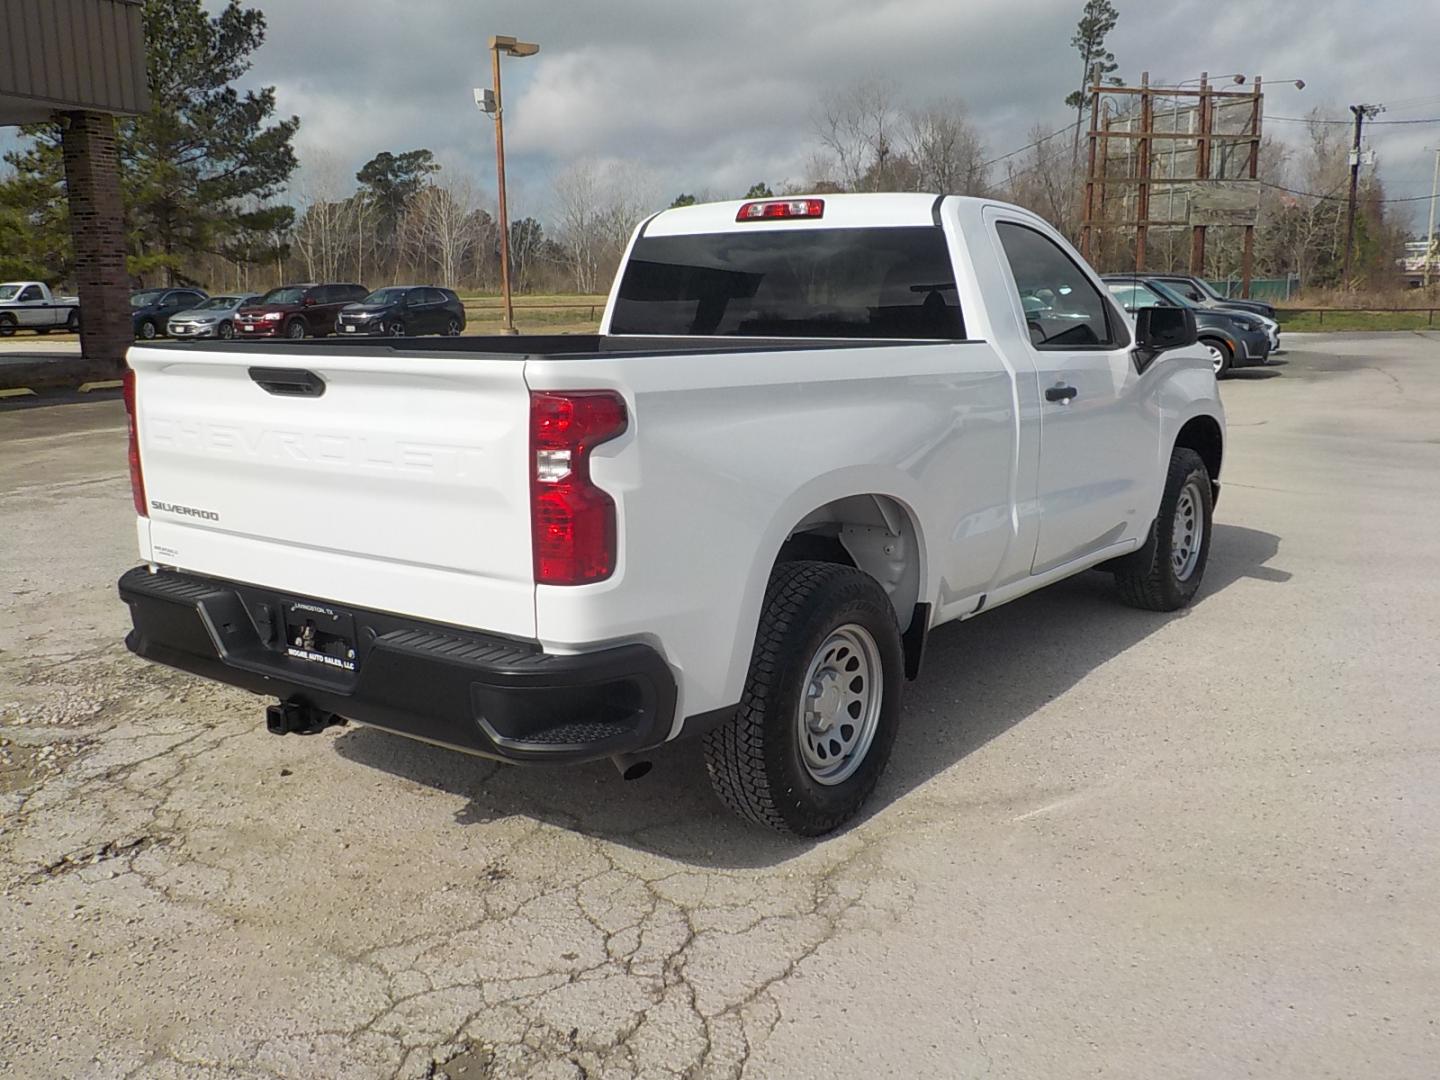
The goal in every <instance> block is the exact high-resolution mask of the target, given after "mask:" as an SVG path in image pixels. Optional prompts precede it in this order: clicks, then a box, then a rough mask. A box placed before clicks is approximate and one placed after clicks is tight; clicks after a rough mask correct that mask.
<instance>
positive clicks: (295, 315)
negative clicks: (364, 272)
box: [235, 283, 370, 341]
mask: <svg viewBox="0 0 1440 1080" xmlns="http://www.w3.org/2000/svg"><path fill="white" fill-rule="evenodd" d="M369 294H370V290H369V289H367V288H365V286H364V285H353V284H335V285H318V284H314V283H311V284H306V285H284V286H281V287H280V288H278V289H271V290H270V291H269V292H268V293H266V294H265V295H264V296H263V297H261V298H260V301H259V302H258V303H254V304H246V305H245V306H244V307H242V308H241V309H240V310H239V311H237V312H236V313H235V336H236V337H237V338H277V337H284V338H291V339H293V340H297V341H298V340H299V339H301V338H306V337H324V336H325V335H326V334H328V333H331V332H332V331H333V330H334V329H335V317H336V316H337V315H339V314H340V309H341V308H343V307H344V306H345V305H346V304H353V303H355V302H356V301H357V300H363V299H364V298H365V297H366V296H368V295H369Z"/></svg>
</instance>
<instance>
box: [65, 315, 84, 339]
mask: <svg viewBox="0 0 1440 1080" xmlns="http://www.w3.org/2000/svg"><path fill="white" fill-rule="evenodd" d="M65 332H66V333H67V334H78V333H79V332H80V312H78V311H72V312H70V318H68V319H66V320H65Z"/></svg>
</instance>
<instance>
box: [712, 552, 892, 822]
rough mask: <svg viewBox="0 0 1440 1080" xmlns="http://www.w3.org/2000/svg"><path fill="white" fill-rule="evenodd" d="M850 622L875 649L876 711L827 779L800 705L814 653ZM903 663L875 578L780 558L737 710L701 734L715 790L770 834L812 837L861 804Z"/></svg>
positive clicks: (884, 744)
mask: <svg viewBox="0 0 1440 1080" xmlns="http://www.w3.org/2000/svg"><path fill="white" fill-rule="evenodd" d="M849 626H858V627H860V628H862V629H864V630H865V631H867V632H868V634H869V636H870V638H871V639H872V641H873V644H874V645H875V646H876V648H877V653H878V660H879V665H878V666H879V674H880V687H879V692H880V702H879V707H878V719H877V721H876V723H875V727H874V728H873V736H872V738H871V739H870V741H869V745H868V748H867V749H865V750H863V751H857V754H858V755H860V756H859V757H858V765H856V766H855V770H854V772H853V773H851V774H850V775H848V776H847V777H845V778H844V779H842V780H840V781H839V782H838V783H832V784H825V783H821V782H819V781H818V780H816V779H815V778H814V776H813V775H812V773H811V772H810V770H809V768H808V767H807V766H806V764H805V762H804V758H803V756H802V748H801V735H800V730H799V729H800V721H799V717H800V711H799V710H800V707H801V701H802V695H804V694H805V693H806V690H807V687H806V686H805V685H804V683H805V680H806V677H807V674H808V673H809V669H810V666H811V663H812V660H816V659H818V658H819V655H820V650H821V648H822V646H825V645H827V643H828V642H829V641H830V639H831V637H832V635H833V634H834V633H835V632H836V631H837V630H840V629H841V628H844V627H849ZM904 671H905V664H904V660H903V657H902V652H901V645H900V628H899V627H898V626H897V625H896V622H895V611H894V609H893V608H892V607H891V605H890V601H889V598H888V597H886V595H885V591H884V590H883V589H881V588H880V586H879V584H878V583H877V582H876V581H875V579H874V578H872V577H870V576H869V575H868V574H864V573H861V572H860V571H859V570H856V569H854V568H853V567H849V566H841V565H839V564H837V563H825V562H787V563H781V564H780V565H779V566H777V567H776V568H775V570H774V572H773V573H772V574H771V576H770V583H769V586H768V587H767V588H766V590H765V602H764V607H763V608H762V610H761V614H760V628H759V631H758V632H757V634H756V636H755V650H754V652H753V654H752V656H751V659H750V672H749V674H748V675H747V676H746V680H745V690H744V693H743V695H742V697H741V699H740V708H739V711H738V713H737V714H736V717H735V719H734V720H733V721H731V722H730V723H727V724H725V725H724V726H723V727H720V728H717V729H715V730H714V731H711V732H709V733H708V734H707V735H706V736H705V768H706V771H707V772H708V773H709V774H710V784H711V786H712V787H714V789H715V793H716V794H717V795H718V796H719V797H720V800H721V801H722V802H723V803H725V805H726V806H728V807H729V808H730V809H731V810H733V811H735V812H736V813H737V814H739V815H740V816H741V817H744V818H747V819H749V820H750V821H754V822H756V823H758V824H760V825H768V826H769V827H770V828H772V829H774V830H776V831H777V832H782V833H793V834H797V835H800V836H820V835H822V834H824V833H828V832H830V831H832V830H834V829H836V828H838V827H839V826H840V825H842V824H844V823H845V822H846V821H848V820H849V819H850V818H852V817H854V816H855V814H856V813H857V812H858V811H859V809H860V807H861V805H862V804H863V803H864V802H865V800H866V798H868V797H869V795H870V793H871V792H872V791H873V790H874V789H875V784H876V782H877V781H878V780H879V779H880V774H881V772H883V771H884V769H885V764H886V762H887V761H888V760H889V758H890V750H891V748H892V746H893V745H894V743H895V732H896V729H897V728H898V726H899V721H900V694H901V686H902V685H903V683H904ZM842 677H844V676H842ZM852 715H853V714H852ZM846 760H847V761H848V759H846Z"/></svg>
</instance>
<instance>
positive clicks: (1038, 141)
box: [980, 120, 1080, 169]
mask: <svg viewBox="0 0 1440 1080" xmlns="http://www.w3.org/2000/svg"><path fill="white" fill-rule="evenodd" d="M1079 126H1080V121H1079V120H1076V121H1075V123H1073V124H1066V125H1065V126H1064V127H1063V128H1061V129H1060V130H1059V131H1052V132H1050V134H1049V135H1042V136H1040V138H1038V139H1036V140H1035V141H1034V142H1032V143H1030V144H1028V145H1026V146H1022V147H1020V149H1019V150H1011V151H1010V152H1009V153H1008V154H1001V155H1000V156H999V157H997V158H991V159H990V160H989V161H984V162H981V163H980V168H982V169H986V168H989V167H990V166H991V165H994V164H996V163H997V162H1001V161H1004V160H1005V159H1006V158H1012V157H1014V156H1015V155H1016V154H1023V153H1024V152H1025V151H1026V150H1033V149H1035V147H1037V146H1039V145H1040V144H1041V143H1046V142H1049V141H1050V140H1051V139H1053V138H1055V136H1056V135H1064V134H1065V133H1066V132H1067V131H1070V130H1072V129H1073V128H1076V127H1079Z"/></svg>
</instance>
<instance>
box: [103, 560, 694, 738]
mask: <svg viewBox="0 0 1440 1080" xmlns="http://www.w3.org/2000/svg"><path fill="white" fill-rule="evenodd" d="M120 598H121V599H122V600H124V601H125V603H126V604H128V605H129V606H130V614H131V618H132V620H133V621H134V624H135V628H134V629H133V630H132V631H131V632H130V633H129V635H127V636H126V638H125V644H126V645H127V646H128V647H129V649H130V650H131V651H132V652H134V653H136V654H137V655H139V656H142V657H144V658H145V659H147V660H153V661H156V662H157V663H161V664H166V665H168V666H170V667H175V668H179V669H181V670H182V671H189V672H192V673H194V674H196V675H202V676H204V677H205V678H208V679H214V680H216V681H217V682H223V683H228V684H230V685H231V686H238V687H240V688H242V689H245V690H250V691H252V692H254V693H257V694H265V695H269V696H271V697H277V698H279V699H280V700H281V701H287V702H296V703H299V704H302V705H304V706H306V707H309V708H313V709H316V710H321V711H324V712H330V713H335V714H336V715H338V716H343V717H346V718H347V719H351V720H356V721H359V722H360V723H363V724H370V725H373V726H375V727H379V728H385V729H386V730H389V731H393V732H396V733H398V734H401V735H408V736H410V737H412V738H416V739H424V740H426V741H427V742H434V743H439V744H441V745H444V746H449V747H452V748H454V749H457V750H465V751H469V752H470V753H475V754H482V755H484V756H486V757H493V758H499V759H501V760H505V761H514V762H555V763H562V762H565V763H573V762H581V761H592V760H595V759H597V758H603V757H611V756H613V755H615V754H625V753H635V752H637V751H640V750H646V749H649V748H651V747H654V746H658V745H659V744H660V743H662V742H664V741H665V739H666V738H667V737H668V736H669V733H670V726H671V722H672V720H673V718H674V714H675V680H674V676H673V675H672V674H671V672H670V668H669V666H668V665H667V664H666V663H665V661H664V659H663V658H662V657H661V656H660V654H659V653H658V652H656V651H655V650H654V649H652V648H650V647H649V646H647V645H638V644H636V645H621V646H617V647H614V648H608V649H601V650H597V651H595V652H590V653H582V654H579V655H557V654H553V653H546V652H544V651H542V650H541V648H540V646H539V644H538V643H537V642H533V641H519V640H515V639H512V638H502V637H497V636H493V635H486V634H480V633H475V632H471V631H466V630H458V629H455V628H453V627H449V626H443V625H440V624H436V623H428V622H422V621H420V620H417V619H411V618H407V617H405V616H400V615H392V614H387V613H385V612H378V611H367V610H365V609H362V608H354V607H348V606H346V605H341V604H332V603H331V602H330V601H325V600H319V599H315V598H311V597H297V596H291V595H288V594H280V593H275V592H271V591H270V590H267V589H261V588H256V587H254V586H250V585H241V584H238V583H236V582H231V581H224V580H220V579H217V578H206V577H199V576H195V575H191V574H182V573H178V572H176V571H172V570H160V571H158V572H155V573H152V572H151V571H150V570H149V569H148V568H147V567H143V566H141V567H136V568H135V569H134V570H131V571H129V572H128V573H127V574H125V576H124V577H122V578H121V579H120ZM296 601H299V602H306V603H314V604H322V605H327V606H330V607H333V608H336V609H343V610H344V612H345V613H346V614H347V615H349V616H353V618H354V627H355V645H356V653H357V656H356V661H355V670H354V671H345V670H336V669H332V668H330V667H327V666H324V665H322V664H316V663H314V662H312V661H309V660H301V659H295V658H293V657H291V656H288V655H286V653H285V646H286V642H285V636H286V635H285V630H284V623H283V615H282V614H281V612H282V610H283V608H284V605H286V604H287V603H293V602H296Z"/></svg>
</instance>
